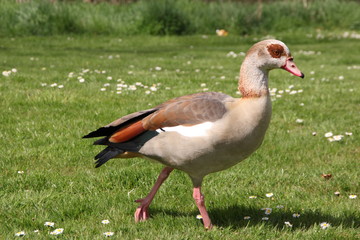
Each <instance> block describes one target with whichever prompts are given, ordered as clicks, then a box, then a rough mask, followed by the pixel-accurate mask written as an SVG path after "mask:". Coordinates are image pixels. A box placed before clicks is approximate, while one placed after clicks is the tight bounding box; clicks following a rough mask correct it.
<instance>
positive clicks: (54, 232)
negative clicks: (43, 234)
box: [50, 228, 64, 235]
mask: <svg viewBox="0 0 360 240" xmlns="http://www.w3.org/2000/svg"><path fill="white" fill-rule="evenodd" d="M63 232H64V229H63V228H57V229H55V230H54V231H52V232H50V234H51V235H59V234H62V233H63Z"/></svg>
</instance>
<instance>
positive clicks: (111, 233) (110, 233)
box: [103, 232, 114, 237]
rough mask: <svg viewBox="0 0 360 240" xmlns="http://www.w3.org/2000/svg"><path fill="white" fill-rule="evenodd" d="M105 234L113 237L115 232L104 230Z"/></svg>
mask: <svg viewBox="0 0 360 240" xmlns="http://www.w3.org/2000/svg"><path fill="white" fill-rule="evenodd" d="M103 234H104V235H105V237H111V236H113V235H114V232H104V233H103Z"/></svg>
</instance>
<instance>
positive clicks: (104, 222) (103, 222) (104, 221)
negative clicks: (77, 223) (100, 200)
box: [101, 219, 110, 224]
mask: <svg viewBox="0 0 360 240" xmlns="http://www.w3.org/2000/svg"><path fill="white" fill-rule="evenodd" d="M101 223H102V224H109V223H110V221H109V220H107V219H105V220H102V221H101Z"/></svg>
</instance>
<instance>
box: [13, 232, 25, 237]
mask: <svg viewBox="0 0 360 240" xmlns="http://www.w3.org/2000/svg"><path fill="white" fill-rule="evenodd" d="M25 235H26V234H25V232H24V231H21V232H17V233H15V236H16V237H22V236H25Z"/></svg>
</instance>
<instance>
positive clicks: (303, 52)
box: [0, 34, 360, 240]
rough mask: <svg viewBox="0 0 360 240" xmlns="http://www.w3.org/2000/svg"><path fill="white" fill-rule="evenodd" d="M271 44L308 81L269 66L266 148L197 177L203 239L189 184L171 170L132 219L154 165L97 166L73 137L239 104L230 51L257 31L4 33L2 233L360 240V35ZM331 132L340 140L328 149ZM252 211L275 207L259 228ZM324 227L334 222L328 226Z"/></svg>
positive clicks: (0, 79)
mask: <svg viewBox="0 0 360 240" xmlns="http://www.w3.org/2000/svg"><path fill="white" fill-rule="evenodd" d="M279 38H280V40H284V41H285V43H286V44H287V45H288V46H289V48H290V49H291V51H292V54H293V55H294V57H295V61H296V63H297V66H298V67H299V68H300V69H301V70H302V71H303V72H304V73H305V78H304V79H300V78H296V77H293V76H290V74H289V73H287V72H285V71H280V70H276V71H273V72H271V74H270V88H271V89H272V91H273V92H274V96H273V98H274V101H273V117H272V122H271V125H270V128H269V130H268V133H267V135H266V138H265V141H264V143H263V145H262V147H261V148H260V149H259V150H258V151H257V152H256V153H254V154H253V155H252V156H251V157H249V158H248V159H247V160H245V161H244V162H242V163H240V164H238V165H237V166H235V167H233V168H231V169H229V170H226V171H223V172H220V173H215V174H212V175H209V176H208V177H206V178H205V180H204V184H203V191H204V194H205V196H206V201H207V208H208V210H209V214H210V216H211V218H212V220H213V222H214V224H215V228H214V229H213V230H211V231H205V230H204V229H203V227H202V224H201V222H200V221H199V220H197V219H196V215H197V214H198V212H197V208H196V206H195V204H194V202H193V199H192V185H191V182H190V179H189V178H188V176H187V175H186V174H184V173H182V172H179V171H174V173H172V175H171V176H170V177H169V179H168V180H167V182H165V184H164V185H163V186H162V188H161V189H160V191H159V193H158V195H157V196H156V197H155V200H154V202H153V204H152V205H151V214H152V218H151V219H150V220H149V221H147V222H144V223H139V224H135V223H134V219H133V213H134V211H135V208H136V206H137V204H135V203H134V202H133V201H134V200H135V199H137V198H140V197H144V196H145V195H146V194H147V192H148V191H149V190H150V188H151V186H152V184H153V183H154V181H155V179H156V177H157V174H158V173H159V171H160V169H161V168H162V166H161V165H160V164H153V163H151V162H148V161H146V160H142V159H123V160H112V161H109V162H108V163H107V164H106V165H104V166H103V167H101V168H99V169H95V168H94V167H93V157H94V156H95V155H96V154H97V153H98V152H99V151H100V150H101V147H98V146H92V141H90V140H84V139H81V137H82V136H83V135H85V134H87V133H88V132H90V131H92V130H95V129H96V128H98V127H100V126H103V125H105V124H107V123H109V122H111V121H112V120H114V119H116V118H118V117H121V116H123V115H125V114H128V113H131V112H133V111H138V110H141V109H146V108H149V107H151V106H155V105H156V104H158V103H161V102H163V101H165V100H167V99H169V98H173V97H176V96H179V95H184V94H189V93H194V92H198V91H203V90H206V89H208V90H209V91H221V92H224V93H227V94H229V95H232V96H237V93H236V91H237V79H236V76H237V75H238V71H239V66H240V64H241V62H242V60H243V56H242V55H241V54H240V55H236V57H234V54H232V56H227V55H228V53H229V52H230V51H234V52H235V53H236V54H237V53H239V52H246V51H247V49H248V48H249V47H250V46H251V45H252V44H253V43H254V42H255V40H254V39H253V37H237V36H229V37H225V38H221V37H215V36H208V37H205V36H191V37H141V36H138V37H124V38H119V37H118V38H116V37H85V36H83V37H79V36H76V37H65V36H64V37H62V36H59V37H23V38H15V39H14V38H1V39H0V72H2V73H3V74H2V75H0V106H1V108H0V114H1V120H0V121H1V122H0V123H1V125H0V126H1V131H0V143H1V148H0V159H1V161H0V196H1V197H0V239H13V238H15V233H16V232H19V231H25V232H26V236H25V237H24V238H25V239H49V238H50V235H49V232H50V231H52V230H54V229H56V228H64V232H63V234H61V235H59V236H58V237H59V238H62V239H103V238H105V236H103V233H104V232H106V231H112V232H115V235H114V236H113V237H112V238H113V239H143V240H145V239H360V234H359V232H360V231H359V227H360V202H359V201H360V199H359V198H360V172H359V169H360V147H359V146H360V139H359V135H360V115H359V113H360V98H359V91H360V88H359V87H360V81H359V76H360V61H359V54H358V49H360V41H359V40H358V39H350V38H346V39H343V38H340V39H337V38H336V37H332V38H330V37H327V36H325V38H324V39H320V40H319V39H316V38H315V37H305V34H302V35H300V34H299V35H298V37H296V36H295V37H294V36H289V35H284V36H281V37H279ZM229 55H230V54H229ZM12 69H14V70H13V72H11V73H10V72H7V71H11V70H12ZM15 69H16V70H15ZM4 71H5V72H4ZM4 75H9V76H4ZM82 79H84V80H82ZM55 84H56V85H55ZM117 84H119V85H117ZM120 88H121V89H120ZM205 88H206V89H205ZM274 88H276V89H277V90H276V92H275V89H274ZM294 90H295V91H294ZM120 92H121V93H120ZM298 119H301V120H303V122H302V123H298V122H297V120H298ZM298 121H299V120H298ZM313 132H316V133H317V134H316V136H313ZM328 132H332V133H333V134H334V135H344V137H343V138H342V140H341V141H334V142H330V141H329V140H328V139H327V138H326V137H325V136H324V135H325V133H328ZM346 132H348V133H352V136H348V135H346V134H345V133H346ZM18 171H23V172H18ZM323 173H324V174H332V178H331V179H329V180H325V179H324V178H322V177H321V174H323ZM336 191H339V192H340V196H336V195H335V194H334V192H336ZM270 192H272V193H273V194H274V196H273V197H271V198H268V197H266V196H265V194H266V193H270ZM351 194H356V195H358V197H357V198H356V199H350V198H349V195H351ZM252 195H254V196H257V198H256V199H251V198H249V197H250V196H252ZM279 205H282V206H283V208H277V206H279ZM261 208H272V213H271V214H270V215H269V216H268V217H269V220H268V221H264V220H262V218H263V217H265V216H266V215H265V214H264V210H261ZM294 213H299V214H300V217H299V218H294V217H293V216H292V215H293V214H294ZM245 216H250V217H251V219H250V220H244V217H245ZM104 219H108V220H110V223H109V224H107V225H104V224H102V223H101V221H102V220H104ZM46 221H52V222H55V227H54V228H48V227H45V226H44V223H45V222H46ZM285 221H289V222H290V223H291V224H292V225H293V227H292V228H290V227H288V226H286V225H285V224H284V222H285ZM322 222H327V223H329V224H330V225H331V226H330V227H329V228H328V229H325V230H323V229H321V228H320V225H319V224H320V223H322ZM34 230H39V233H34ZM51 238H53V237H52V236H51Z"/></svg>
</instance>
